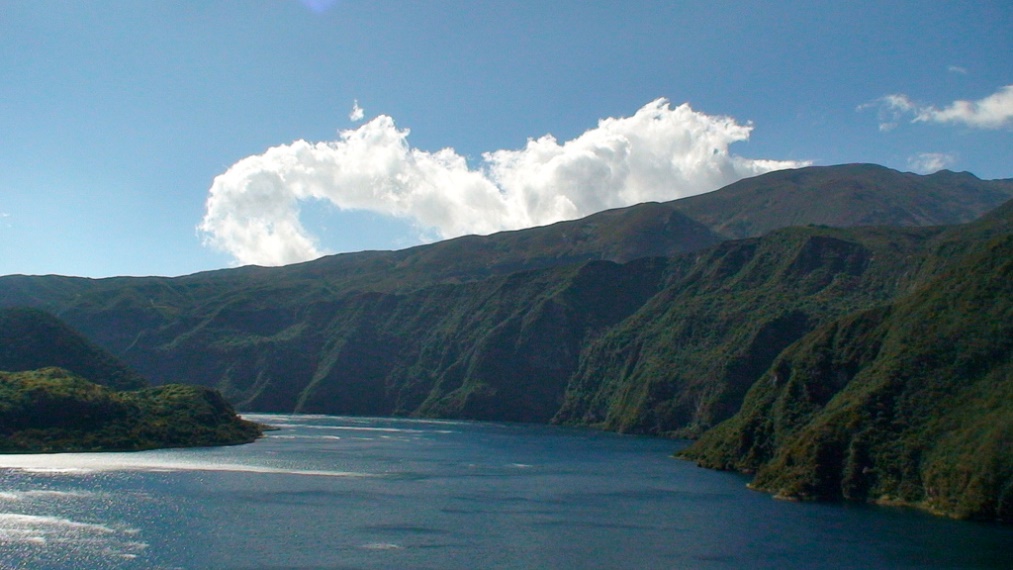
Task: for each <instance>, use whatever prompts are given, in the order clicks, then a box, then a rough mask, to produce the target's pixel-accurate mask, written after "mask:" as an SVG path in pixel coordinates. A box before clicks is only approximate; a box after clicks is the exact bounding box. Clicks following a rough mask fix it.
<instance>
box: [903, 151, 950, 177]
mask: <svg viewBox="0 0 1013 570" xmlns="http://www.w3.org/2000/svg"><path fill="white" fill-rule="evenodd" d="M956 161H957V159H956V157H955V156H953V155H952V154H946V153H942V152H923V153H920V154H916V155H915V156H911V157H909V158H908V159H907V165H908V168H910V169H911V170H912V171H913V172H918V173H921V174H931V173H933V172H936V171H939V170H942V169H944V168H949V167H950V166H953V163H955V162H956Z"/></svg>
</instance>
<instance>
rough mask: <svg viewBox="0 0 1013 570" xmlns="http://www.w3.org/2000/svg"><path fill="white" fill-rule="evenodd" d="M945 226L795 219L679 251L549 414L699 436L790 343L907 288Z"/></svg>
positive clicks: (590, 354) (590, 352)
mask: <svg viewBox="0 0 1013 570" xmlns="http://www.w3.org/2000/svg"><path fill="white" fill-rule="evenodd" d="M940 231H941V230H939V229H910V230H899V229H898V230H887V229H876V228H869V229H857V230H838V229H831V228H791V229H786V230H781V231H777V232H774V233H772V234H770V235H767V236H765V237H763V238H758V239H750V240H739V241H730V242H726V243H724V244H721V245H720V246H717V247H715V248H713V249H710V250H708V251H707V252H705V253H702V254H700V255H695V256H683V257H681V258H676V259H674V260H673V262H672V266H671V269H670V275H671V277H670V279H669V281H668V283H667V285H666V287H665V288H664V289H662V290H661V292H659V293H658V294H657V295H656V296H654V297H653V298H652V299H651V300H650V301H648V302H647V303H646V304H645V305H644V306H643V307H642V308H641V309H640V310H639V311H638V312H637V313H636V314H635V315H633V316H632V317H630V318H629V319H627V320H625V321H624V322H622V323H620V324H619V325H618V326H616V327H614V328H612V329H611V330H609V331H608V333H607V334H605V335H603V336H602V337H601V338H600V339H599V340H597V341H596V342H594V343H593V344H591V345H590V346H589V347H588V348H587V350H586V352H585V358H584V359H583V361H582V362H581V366H580V369H579V371H578V372H577V374H576V375H575V377H574V380H573V381H572V382H571V384H570V387H569V390H568V392H567V395H566V401H565V402H564V405H563V406H562V407H561V409H560V411H559V413H558V414H557V416H556V418H555V419H556V421H557V422H561V423H568V424H592V425H599V426H601V427H604V428H607V429H613V430H619V431H629V432H637V433H651V434H665V435H679V436H690V437H695V436H697V435H699V434H700V433H701V432H702V431H704V430H706V429H708V428H709V427H711V426H712V425H714V424H716V423H718V422H719V421H721V420H724V419H727V418H728V417H730V416H731V415H732V414H734V413H735V412H736V411H737V410H738V409H739V406H740V404H741V402H742V398H743V397H744V395H745V393H746V391H747V390H748V389H749V387H750V386H752V384H753V382H755V381H756V379H757V378H758V377H759V376H760V375H761V374H763V372H764V371H765V370H766V369H767V368H768V367H769V366H770V364H771V363H772V362H773V360H774V358H775V357H777V355H778V354H779V353H780V352H781V350H783V349H784V348H785V347H787V346H788V345H789V344H791V343H793V342H795V341H796V340H798V339H799V338H802V336H804V335H805V334H807V333H808V332H810V331H812V330H813V329H814V328H816V327H817V326H818V325H820V324H821V323H824V322H827V321H828V320H831V319H834V318H837V317H839V316H842V315H844V314H847V313H849V312H852V311H855V310H857V309H860V308H863V307H867V306H869V305H871V304H876V303H880V302H884V301H886V300H888V299H890V298H892V297H893V296H894V295H896V294H897V293H898V292H899V291H902V290H904V289H905V287H909V286H910V283H909V279H905V278H904V275H905V273H907V274H910V275H913V274H914V273H915V266H916V265H917V261H918V259H919V254H920V252H921V250H922V248H924V247H925V244H926V243H927V242H928V241H930V240H931V239H932V237H933V236H934V235H937V234H938V233H939V232H940Z"/></svg>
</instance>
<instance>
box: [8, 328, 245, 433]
mask: <svg viewBox="0 0 1013 570" xmlns="http://www.w3.org/2000/svg"><path fill="white" fill-rule="evenodd" d="M84 375H88V377H90V378H94V379H96V381H97V382H92V381H90V380H86V379H85V378H84ZM145 386H146V382H145V381H144V380H143V379H142V378H141V377H140V376H138V375H137V374H136V373H134V372H133V371H132V370H130V369H129V368H127V367H126V366H125V365H124V364H122V363H121V362H120V361H119V360H117V359H116V358H115V357H113V356H111V355H110V354H108V353H107V352H105V351H103V350H102V349H100V348H98V347H96V346H95V345H93V344H91V343H90V342H89V341H88V340H87V339H85V338H84V337H83V336H81V335H80V334H79V333H77V332H76V331H74V330H72V329H71V328H70V327H68V326H67V325H66V324H64V323H63V322H62V321H60V320H59V319H57V318H55V317H53V316H52V315H50V314H48V313H45V312H43V311H39V310H36V309H0V452H32V453H36V452H54V451H98V450H139V449H151V448H155V447H181V446H198V445H200V446H203V445H226V444H234V443H245V442H249V441H253V440H254V439H256V438H257V437H258V436H259V435H260V432H261V427H260V426H258V425H256V424H254V423H252V422H247V421H245V420H242V419H240V418H239V417H238V416H237V415H236V413H235V411H234V410H233V408H232V406H231V405H230V404H228V402H226V401H225V400H224V398H222V396H221V394H220V393H219V392H218V391H216V390H212V389H210V388H206V387H197V386H183V385H178V384H173V385H166V386H160V387H157V388H145Z"/></svg>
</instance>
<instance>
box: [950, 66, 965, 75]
mask: <svg viewBox="0 0 1013 570" xmlns="http://www.w3.org/2000/svg"><path fill="white" fill-rule="evenodd" d="M946 71H949V72H950V73H959V74H960V75H967V68H966V67H960V66H959V65H951V66H948V67H947V68H946Z"/></svg>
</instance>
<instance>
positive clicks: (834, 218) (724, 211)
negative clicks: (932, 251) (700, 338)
mask: <svg viewBox="0 0 1013 570" xmlns="http://www.w3.org/2000/svg"><path fill="white" fill-rule="evenodd" d="M1010 198H1013V180H1008V179H1007V180H980V179H979V178H978V177H976V176H974V175H973V174H971V173H969V172H951V171H949V170H940V171H939V172H936V173H934V174H929V175H927V176H923V175H919V174H912V173H910V172H907V173H902V172H897V171H896V170H891V169H889V168H885V167H883V166H877V165H872V164H844V165H839V166H811V167H807V168H799V169H790V170H778V171H774V172H770V173H767V174H762V175H760V176H755V177H753V178H746V179H744V180H740V181H739V182H736V183H734V184H731V185H729V186H726V187H725V188H722V189H721V190H719V191H717V192H710V193H708V194H701V195H699V196H693V197H690V198H685V199H683V200H678V201H676V202H672V203H671V204H672V205H673V206H674V207H675V209H676V210H678V211H680V212H682V213H684V214H686V215H687V216H689V217H690V218H692V219H694V220H696V221H698V222H700V223H702V224H704V225H706V226H707V227H708V228H710V229H711V231H714V232H716V233H718V234H720V235H721V236H723V237H725V238H726V239H727V238H731V239H737V238H746V237H755V236H760V235H763V234H765V233H767V232H769V231H772V230H775V229H778V228H783V227H788V226H804V225H809V224H815V225H825V226H833V227H855V226H902V227H913V226H938V225H950V224H961V223H965V222H970V221H972V220H975V219H977V218H978V217H980V216H981V215H983V214H985V213H986V212H988V211H990V210H992V209H993V208H995V207H996V206H998V205H999V204H1002V203H1003V202H1005V201H1007V200H1009V199H1010Z"/></svg>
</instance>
